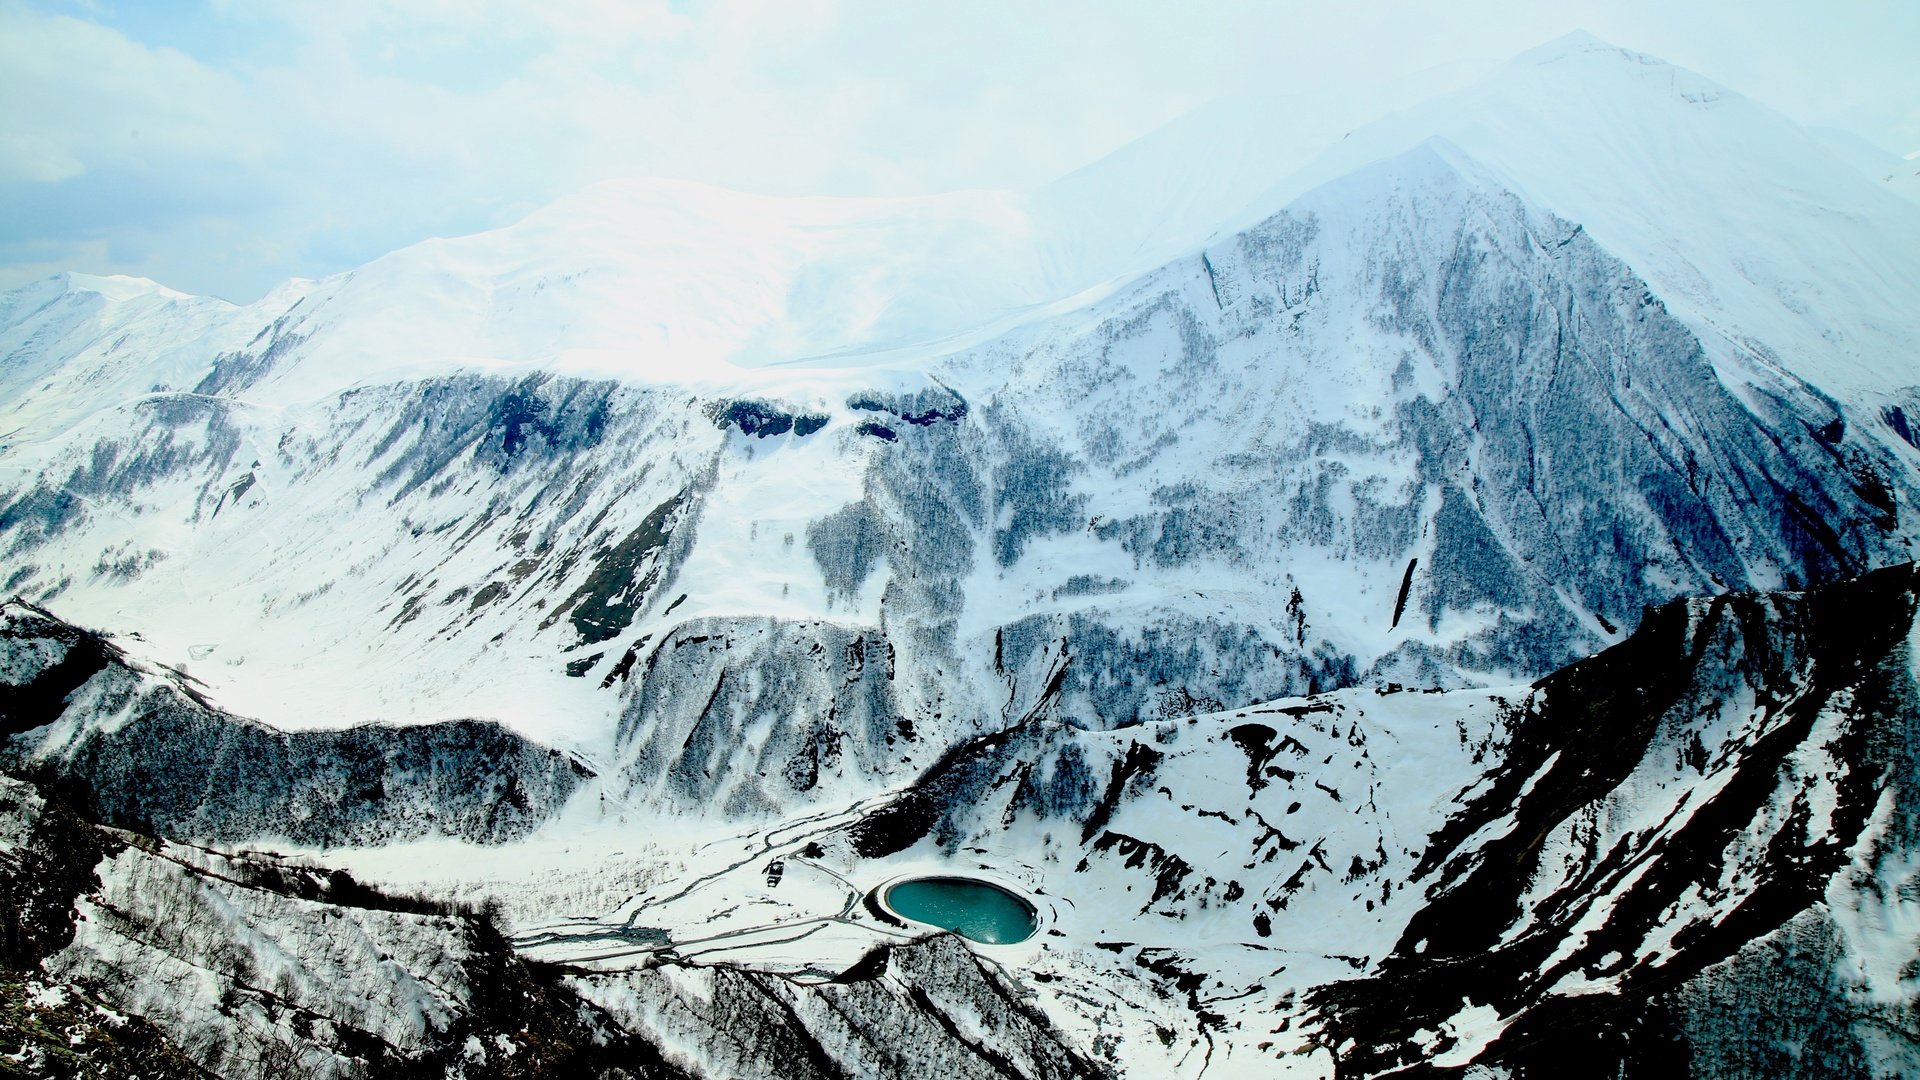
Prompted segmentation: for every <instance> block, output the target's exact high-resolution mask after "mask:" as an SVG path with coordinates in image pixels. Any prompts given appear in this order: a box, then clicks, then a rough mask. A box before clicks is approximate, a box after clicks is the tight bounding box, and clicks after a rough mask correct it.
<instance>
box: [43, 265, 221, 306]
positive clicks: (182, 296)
mask: <svg viewBox="0 0 1920 1080" xmlns="http://www.w3.org/2000/svg"><path fill="white" fill-rule="evenodd" d="M52 280H53V281H54V282H57V283H59V284H60V285H64V286H65V288H66V291H67V292H90V293H98V294H99V295H101V296H103V297H105V298H106V299H108V300H111V301H115V302H118V301H122V300H132V299H134V298H135V297H140V296H161V297H164V298H166V299H169V300H186V299H189V297H190V294H188V293H183V292H180V291H179V290H177V289H169V288H167V287H166V286H165V285H162V284H160V283H159V282H157V281H154V280H153V279H152V278H143V277H133V276H131V275H128V274H81V273H77V272H75V271H71V270H69V271H67V272H65V273H61V274H55V275H54V276H53V279H52Z"/></svg>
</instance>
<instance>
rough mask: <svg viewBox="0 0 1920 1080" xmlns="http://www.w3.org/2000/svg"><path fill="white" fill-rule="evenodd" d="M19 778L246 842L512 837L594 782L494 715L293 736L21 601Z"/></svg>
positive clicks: (5, 662) (8, 613) (12, 693)
mask: <svg viewBox="0 0 1920 1080" xmlns="http://www.w3.org/2000/svg"><path fill="white" fill-rule="evenodd" d="M0 673H4V678H5V680H6V681H5V682H0V704H4V705H5V707H6V709H7V711H6V713H5V723H6V730H7V732H8V733H9V735H10V737H9V738H8V740H7V742H6V743H5V744H4V746H0V763H4V765H5V766H6V767H7V768H8V769H10V770H30V771H33V772H35V773H37V774H40V775H44V776H49V777H57V778H61V779H65V780H72V781H77V782H79V783H80V784H82V785H83V786H84V788H85V789H87V790H88V791H89V792H90V802H91V809H92V811H93V812H94V813H96V814H98V815H100V817H101V819H102V820H105V821H108V822H111V823H113V824H116V825H125V826H130V827H136V828H141V829H145V830H148V831H153V832H158V833H161V834H164V835H168V836H174V837H181V838H189V839H196V840H207V841H216V842H227V843H238V842H242V841H248V840H255V839H259V838H272V837H278V838H282V839H285V840H289V841H292V842H295V843H302V844H317V845H334V844H351V843H376V842H381V841H389V840H404V839H412V838H418V837H423V836H455V837H460V838H463V839H468V840H476V841H481V842H500V841H505V840H510V839H513V838H516V837H519V836H522V835H525V834H526V833H527V832H529V831H530V830H532V829H533V828H535V827H536V826H538V825H539V824H540V823H542V822H543V821H545V820H547V819H548V818H549V817H551V816H552V815H553V814H554V813H555V812H556V811H558V809H559V808H560V806H561V805H562V804H564V803H565V802H566V800H567V798H568V796H570V795H572V794H573V792H574V790H575V789H576V788H578V787H579V786H580V784H581V783H582V782H583V781H585V780H586V779H587V778H588V777H589V776H590V775H591V773H590V772H589V771H588V770H587V769H586V767H585V766H583V765H582V764H581V763H580V762H578V761H577V760H575V759H574V758H572V757H569V756H568V755H565V754H562V753H559V752H557V751H553V750H547V749H544V748H541V747H536V746H534V745H532V744H530V743H528V742H526V741H525V740H523V739H521V738H520V737H519V736H516V735H514V734H513V733H512V732H510V731H508V730H506V729H505V728H503V727H501V726H500V725H498V724H495V723H492V722H490V721H453V722H449V723H442V724H425V725H418V726H413V727H386V726H373V727H358V728H348V729H345V730H339V731H310V732H296V733H289V732H284V731H277V730H275V729H272V728H268V727H264V726H262V725H259V724H256V723H253V722H252V721H249V720H245V719H241V718H239V717H235V716H231V715H229V714H227V713H224V712H221V711H220V710H219V709H217V708H214V707H213V706H211V705H209V704H208V703H207V702H206V701H205V700H204V699H203V698H201V696H200V695H199V693H198V692H197V691H196V690H195V689H194V687H193V685H192V683H191V682H190V681H189V680H187V679H186V678H184V677H182V676H179V675H177V674H175V673H171V672H162V673H159V674H151V673H147V672H144V671H141V670H138V669H136V668H135V667H134V666H132V665H131V664H130V662H129V661H128V660H127V659H126V657H125V656H124V655H123V654H122V653H121V652H120V650H119V649H118V648H116V647H115V646H114V645H113V644H112V643H111V642H108V641H106V640H105V639H104V638H102V637H100V636H99V635H97V634H94V633H92V632H90V631H86V630H82V629H79V628H77V627H74V626H71V625H69V624H66V623H63V622H60V621H59V620H58V619H56V618H54V617H52V616H51V615H48V614H47V613H46V612H44V611H42V610H40V609H37V608H33V607H30V606H27V605H22V604H11V605H7V606H5V607H4V608H0Z"/></svg>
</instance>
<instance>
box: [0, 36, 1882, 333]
mask: <svg viewBox="0 0 1920 1080" xmlns="http://www.w3.org/2000/svg"><path fill="white" fill-rule="evenodd" d="M53 5H54V0H41V2H40V3H39V4H37V5H34V4H28V5H23V4H21V3H19V2H17V0H16V2H14V3H12V4H8V3H7V0H0V100H4V101H6V102H7V103H8V107H7V108H6V109H5V110H0V197H4V198H7V199H9V200H12V201H14V202H15V203H17V204H18V205H19V206H21V207H26V208H30V209H31V211H32V216H33V217H34V220H33V221H16V222H14V223H12V224H11V225H10V226H4V225H0V263H5V264H9V265H7V267H6V268H5V269H0V284H4V283H7V282H9V281H17V280H19V278H20V275H21V274H23V273H25V272H27V268H28V264H31V265H32V266H35V267H37V266H40V265H43V264H44V263H45V262H46V257H47V254H48V252H49V251H50V250H53V249H57V248H59V247H60V245H62V244H64V245H66V246H67V247H68V248H69V249H70V250H71V251H72V253H73V256H74V259H75V262H76V265H77V267H78V268H82V269H88V270H93V271H115V272H139V270H136V269H135V267H136V266H137V267H139V268H141V269H144V270H145V271H147V272H152V273H155V274H158V275H159V276H161V277H162V278H163V280H166V281H168V283H169V284H174V285H176V286H178V287H182V288H186V289H191V290H194V291H212V292H218V293H222V294H225V295H229V296H232V297H235V298H242V299H244V298H248V297H251V296H253V295H257V294H258V293H259V292H261V291H263V290H264V289H265V288H267V287H268V286H269V285H270V284H271V283H272V282H273V281H274V280H276V279H278V278H281V277H285V276H289V275H292V274H307V275H312V274H318V273H325V272H330V271H333V270H337V269H341V268H344V267H346V266H348V265H351V264H353V263H354V262H357V261H360V260H364V259H366V258H370V257H372V256H374V255H377V254H379V253H381V252H383V251H385V250H388V249H391V248H393V247H396V246H399V245H401V244H404V243H408V242H411V241H413V240H416V239H419V238H421V237H423V236H426V235H430V234H434V233H445V232H451V231H465V230H471V229H475V228H481V227H485V226H488V225H492V224H498V223H502V222H504V221H505V220H507V219H508V218H510V217H511V216H513V215H514V214H515V213H517V212H519V211H521V210H524V209H525V208H527V207H529V206H530V205H534V204H537V203H540V202H544V201H547V200H549V199H552V198H554V197H556V196H558V195H561V194H564V193H566V192H568V191H572V190H575V189H577V188H579V187H581V186H583V185H585V184H586V183H589V182H591V181H594V180H597V179H603V178H606V177H610V176H616V175H626V174H634V173H652V174H658V175H668V176H678V177H686V178H692V179H700V180H706V181H709V182H713V183H718V184H721V185H724V186H731V187H739V188H745V189H749V190H758V191H772V192H822V193H838V194H848V193H859V192H876V193H879V192H885V193H908V192H925V191H935V190H944V189H949V188H953V187H968V186H996V185H998V186H1024V185H1031V184H1035V183H1039V182H1041V181H1044V180H1046V179H1049V178H1050V177H1052V176H1054V175H1058V174H1060V173H1063V172H1066V171H1068V170H1070V169H1072V168H1075V167H1077V166H1079V165H1081V164H1084V163H1085V162H1087V161H1088V160H1090V159H1092V158H1093V157H1095V156H1097V155H1099V154H1101V153H1103V152H1105V151H1108V150H1110V149H1113V148H1115V147H1117V146H1119V145H1121V144H1122V143H1124V142H1126V141H1128V140H1130V139H1132V138H1134V137H1137V136H1138V135H1140V134H1142V133H1144V132H1145V131H1147V130H1150V129H1151V128H1152V127H1154V126H1156V125H1157V124H1159V123H1161V122H1164V121H1166V120H1168V119H1171V118H1173V117H1174V116H1176V115H1178V114H1179V113H1181V112H1183V111H1185V110H1186V109H1188V108H1191V107H1193V106H1195V105H1198V104H1200V103H1202V102H1205V101H1207V100H1209V99H1211V98H1213V97H1215V96H1217V95H1220V94H1224V93H1236V92H1269V93H1299V92H1302V91H1315V92H1318V93H1319V94H1320V95H1321V99H1322V100H1332V101H1339V102H1344V103H1345V104H1346V105H1347V106H1348V107H1352V108H1355V109H1359V108H1360V103H1362V102H1363V101H1366V100H1369V95H1370V94H1371V93H1372V91H1371V90H1370V89H1369V88H1371V87H1374V86H1376V85H1377V84H1379V83H1380V82H1382V81H1384V80H1388V79H1392V78H1395V77H1399V76H1406V75H1409V74H1411V73H1414V72H1417V71H1420V70H1421V69H1424V68H1428V67H1431V66H1433V65H1436V64H1446V63H1449V62H1453V61H1456V60H1459V59H1460V58H1462V57H1475V58H1495V57H1500V56H1505V55H1509V54H1511V53H1513V52H1517V51H1519V50H1521V49H1523V48H1525V47H1528V46H1530V45H1532V44H1535V43H1537V42H1539V41H1541V40H1544V39H1546V38H1548V37H1551V36H1554V35H1556V34H1558V33H1560V32H1563V31H1564V30H1566V29H1570V28H1571V27H1572V26H1574V25H1576V24H1580V23H1585V24H1587V25H1589V26H1590V27H1591V28H1592V29H1593V30H1595V31H1596V32H1599V33H1601V34H1602V35H1603V36H1609V37H1612V38H1614V39H1616V40H1620V41H1622V42H1623V43H1624V44H1629V45H1633V46H1635V47H1640V48H1645V49H1647V50H1649V51H1653V52H1656V53H1661V54H1663V55H1667V56H1668V57H1669V58H1671V59H1673V60H1675V61H1677V62H1681V63H1688V64H1692V65H1694V66H1697V67H1700V68H1701V69H1702V70H1703V71H1705V73H1707V74H1709V75H1711V76H1715V77H1718V78H1722V79H1724V80H1727V81H1729V82H1731V83H1732V84H1733V85H1734V86H1736V88H1740V89H1744V90H1747V91H1748V92H1750V93H1755V94H1756V96H1759V97H1761V98H1762V99H1763V100H1769V101H1773V102H1775V103H1776V104H1782V105H1784V106H1786V107H1787V108H1788V109H1789V111H1797V115H1800V116H1801V117H1802V118H1804V119H1810V120H1817V121H1821V122H1827V123H1841V124H1849V125H1850V126H1852V127H1853V128H1854V129H1855V130H1860V131H1862V132H1863V133H1865V134H1868V135H1869V136H1870V137H1874V138H1878V139H1880V140H1881V141H1883V142H1885V141H1887V139H1888V138H1889V137H1899V136H1897V130H1898V128H1899V125H1901V124H1904V125H1905V129H1906V130H1908V131H1915V132H1920V127H1916V126H1915V122H1914V119H1913V114H1912V110H1913V108H1914V106H1915V105H1916V104H1917V103H1920V85H1916V83H1915V79H1914V77H1911V76H1908V77H1906V78H1905V81H1904V82H1902V81H1901V79H1900V77H1899V75H1898V71H1899V65H1898V64H1897V63H1892V64H1890V63H1889V62H1888V61H1887V60H1886V59H1885V58H1879V59H1874V58H1872V57H1869V58H1867V59H1869V60H1872V62H1863V61H1862V60H1861V59H1860V58H1858V57H1849V56H1848V53H1847V50H1848V49H1849V48H1852V47H1853V45H1852V44H1850V43H1853V42H1856V41H1859V42H1864V41H1869V40H1872V39H1875V38H1876V36H1881V37H1884V36H1886V27H1887V26H1893V27H1894V28H1895V29H1894V32H1893V36H1894V37H1896V38H1897V36H1898V33H1899V32H1900V30H1901V28H1908V29H1920V27H1916V25H1915V22H1914V16H1912V15H1909V14H1905V13H1904V11H1903V10H1902V9H1899V8H1897V7H1889V6H1888V5H1887V4H1886V3H1877V4H1876V3H1871V2H1868V3H1863V4H1862V5H1861V6H1860V9H1859V10H1860V11H1864V12H1866V14H1859V13H1858V12H1856V13H1855V14H1852V15H1848V16H1836V17H1835V18H1833V19H1824V20H1823V21H1821V22H1819V23H1813V24H1809V23H1808V19H1807V16H1805V15H1804V14H1797V13H1796V8H1795V7H1794V5H1790V4H1787V3H1785V2H1784V0H1753V2H1751V3H1744V4H1740V5H1735V6H1727V5H1712V6H1697V7H1690V6H1688V5H1672V4H1670V3H1654V2H1652V0H1627V2H1602V0H1575V2H1573V3H1572V4H1570V5H1555V6H1552V7H1547V6H1542V5H1538V4H1534V3H1522V2H1520V0H1478V2H1467V0H1462V2H1460V3H1456V4H1448V5H1407V4H1397V3H1393V4H1390V3H1384V2H1380V0H1371V2H1359V3H1353V4H1324V3H1304V2H1285V3H1270V4H1242V3H1231V2H1225V0H1221V2H1207V0H1195V2H1194V3H1191V4H1183V5H1166V4H1163V3H1158V2H1148V0H1055V2H1051V3H1041V2H1034V0H1018V2H1016V0H974V2H972V3H968V4H961V5H939V6H935V5H919V4H900V3H898V2H897V0H713V2H699V0H684V2H683V0H670V2H669V0H657V2H648V0H579V2H573V3H563V4H537V3H530V2H514V0H281V2H277V3H274V4H257V3H252V2H249V0H207V6H206V8H205V9H204V10H201V11H198V12H195V11H191V10H190V11H186V12H179V11H173V12H170V13H169V14H168V15H167V17H166V18H167V20H168V21H166V22H164V23H162V22H159V21H158V19H159V16H157V15H155V14H154V13H153V12H152V10H151V9H145V8H143V7H141V6H137V5H130V6H128V7H127V8H125V9H124V10H121V9H115V8H114V7H113V6H112V5H111V4H104V5H102V6H101V8H100V9H99V10H96V11H88V10H86V9H84V8H79V7H76V6H73V5H66V6H64V7H63V8H61V9H60V11H64V12H70V14H63V13H57V12H56V11H55V8H54V7H53ZM1682 9H1685V10H1682ZM1909 10H1910V9H1909ZM135 16H140V17H138V18H136V17H135ZM1716 20H1718V21H1717V22H1716ZM1876 20H1878V21H1877V22H1876ZM1876 31H1878V32H1879V33H1878V35H1876ZM1907 40H1908V41H1909V42H1911V40H1912V38H1911V37H1909V38H1908V39H1907ZM1859 47H1860V48H1861V49H1865V48H1866V46H1865V45H1861V46H1859ZM1883 51H1885V49H1884V48H1883ZM1783 56H1799V57H1805V58H1808V59H1809V61H1810V62H1809V63H1806V64H1803V65H1801V68H1804V69H1805V70H1800V69H1799V68H1795V67H1794V65H1792V64H1783V63H1782V60H1781V58H1782V57H1783ZM1875 56H1876V57H1877V56H1878V54H1875ZM1835 66H1839V67H1845V68H1847V69H1848V70H1847V72H1846V73H1845V77H1844V78H1841V77H1839V76H1835V77H1833V78H1831V79H1827V78H1826V75H1825V69H1826V68H1829V67H1835ZM1789 69H1791V70H1789ZM1781 72H1785V73H1784V74H1780V73H1781ZM1889 72H1894V73H1895V74H1888V73H1889ZM1743 74H1744V75H1746V76H1748V77H1749V78H1750V79H1751V80H1752V82H1758V83H1760V84H1761V85H1757V86H1756V85H1752V82H1742V81H1741V79H1740V78H1739V76H1741V75H1743ZM1823 84H1826V85H1830V86H1831V87H1832V88H1833V93H1832V94H1831V95H1830V96H1828V97H1825V98H1823V97H1821V96H1820V93H1819V90H1820V86H1821V85H1823ZM1769 93H1773V94H1775V96H1773V97H1769V96H1768V95H1769ZM1875 94H1878V95H1880V96H1879V98H1878V99H1877V100H1876V98H1875V96H1874V95H1875ZM1902 95H1904V96H1902ZM1822 109H1825V110H1826V112H1825V113H1822V112H1821V110H1822ZM1875 123H1879V124H1881V125H1882V126H1883V127H1885V128H1886V130H1885V131H1881V132H1875V131H1872V130H1869V129H1870V128H1871V127H1872V126H1873V125H1874V124H1875ZM1915 137H1916V138H1920V135H1916V136H1915ZM1910 148H1911V147H1905V146H1903V147H1901V149H1910ZM15 216H20V215H15ZM103 241H104V242H105V243H104V247H103V244H102V242H103ZM215 244H218V245H219V247H218V248H217V249H216V248H215V247H214V245H215ZM29 247H31V251H29ZM102 250H105V251H106V252H107V253H108V255H107V258H109V259H110V260H119V261H117V262H112V263H111V264H108V265H102V264H101V263H99V262H98V261H97V260H98V259H99V258H100V257H101V255H100V253H101V251H102Z"/></svg>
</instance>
